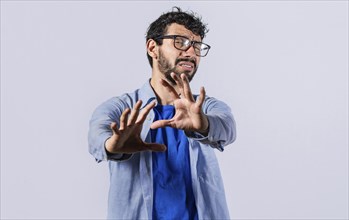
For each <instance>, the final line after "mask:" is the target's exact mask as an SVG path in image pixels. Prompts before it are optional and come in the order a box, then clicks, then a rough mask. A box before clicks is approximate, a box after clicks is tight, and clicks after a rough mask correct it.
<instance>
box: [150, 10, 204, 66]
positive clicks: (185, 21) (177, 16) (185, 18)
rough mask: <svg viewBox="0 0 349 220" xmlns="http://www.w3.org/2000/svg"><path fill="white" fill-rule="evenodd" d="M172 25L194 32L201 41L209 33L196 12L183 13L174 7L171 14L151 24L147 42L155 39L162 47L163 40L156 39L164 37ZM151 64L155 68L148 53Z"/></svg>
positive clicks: (163, 15)
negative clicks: (181, 26) (175, 24)
mask: <svg viewBox="0 0 349 220" xmlns="http://www.w3.org/2000/svg"><path fill="white" fill-rule="evenodd" d="M172 23H177V24H180V25H183V26H184V27H185V28H186V29H188V30H190V31H191V32H193V33H194V34H195V35H199V36H200V37H201V39H204V37H205V36H206V33H207V32H208V28H207V24H204V23H203V22H202V21H201V17H200V16H198V15H197V14H195V13H194V12H183V11H182V10H181V8H179V7H173V8H172V11H171V12H167V13H164V14H162V15H161V16H160V17H159V18H158V19H156V20H155V21H154V22H153V23H151V24H150V25H149V27H148V30H147V34H146V41H148V40H149V39H153V40H155V41H156V43H157V44H159V45H161V44H162V40H161V39H156V38H157V37H160V36H162V35H164V34H165V33H166V31H167V28H168V26H169V25H171V24H172ZM147 56H148V60H149V64H150V66H151V67H153V58H152V57H151V56H149V54H148V53H147Z"/></svg>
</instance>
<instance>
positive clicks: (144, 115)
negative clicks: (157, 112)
mask: <svg viewBox="0 0 349 220" xmlns="http://www.w3.org/2000/svg"><path fill="white" fill-rule="evenodd" d="M155 104H156V102H155V101H152V102H151V103H149V104H148V105H146V106H145V107H144V108H143V110H142V111H141V113H140V114H139V116H138V119H137V121H136V123H139V124H143V123H144V121H145V119H146V118H147V116H148V114H149V112H150V110H151V109H152V108H154V106H155Z"/></svg>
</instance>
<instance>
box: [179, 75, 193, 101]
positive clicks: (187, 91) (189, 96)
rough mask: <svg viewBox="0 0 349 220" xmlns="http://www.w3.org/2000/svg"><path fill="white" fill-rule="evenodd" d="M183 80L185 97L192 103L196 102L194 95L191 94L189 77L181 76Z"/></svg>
mask: <svg viewBox="0 0 349 220" xmlns="http://www.w3.org/2000/svg"><path fill="white" fill-rule="evenodd" d="M181 79H182V80H183V95H184V97H185V98H187V99H189V100H190V101H192V102H195V100H194V97H193V93H192V92H191V89H190V85H189V80H188V77H187V76H186V75H185V74H184V73H183V74H181Z"/></svg>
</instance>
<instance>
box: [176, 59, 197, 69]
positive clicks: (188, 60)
mask: <svg viewBox="0 0 349 220" xmlns="http://www.w3.org/2000/svg"><path fill="white" fill-rule="evenodd" d="M182 61H185V62H191V63H193V64H194V68H196V60H195V59H190V58H178V59H176V62H175V65H177V64H178V63H179V62H182Z"/></svg>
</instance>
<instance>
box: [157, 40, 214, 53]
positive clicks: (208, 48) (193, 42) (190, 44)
mask: <svg viewBox="0 0 349 220" xmlns="http://www.w3.org/2000/svg"><path fill="white" fill-rule="evenodd" d="M177 37H181V38H184V39H187V40H188V41H189V46H188V47H187V48H186V49H181V48H178V47H176V38H177ZM155 39H173V46H174V47H175V48H176V49H177V50H181V51H186V50H188V49H189V48H190V47H191V46H193V47H194V44H200V45H205V46H207V50H206V54H205V55H201V53H200V54H197V52H196V50H195V47H194V51H195V54H196V55H197V56H199V57H205V56H207V54H208V51H209V50H210V49H211V46H210V45H208V44H206V43H203V42H200V41H194V40H193V41H192V40H190V39H189V38H187V37H185V36H182V35H163V36H159V37H156V38H155ZM201 51H202V50H201V47H200V52H201Z"/></svg>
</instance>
